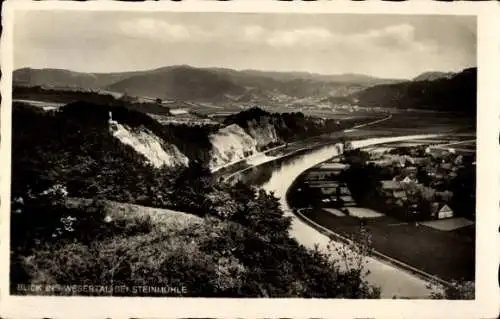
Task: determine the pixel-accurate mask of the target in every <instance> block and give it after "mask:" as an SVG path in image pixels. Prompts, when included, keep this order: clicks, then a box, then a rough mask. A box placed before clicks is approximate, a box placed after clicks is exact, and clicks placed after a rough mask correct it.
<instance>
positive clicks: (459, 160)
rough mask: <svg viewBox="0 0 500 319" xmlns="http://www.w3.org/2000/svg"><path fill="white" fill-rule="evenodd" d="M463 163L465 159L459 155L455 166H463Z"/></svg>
mask: <svg viewBox="0 0 500 319" xmlns="http://www.w3.org/2000/svg"><path fill="white" fill-rule="evenodd" d="M463 161H464V157H463V156H462V155H458V156H457V157H455V161H454V163H455V165H462V164H463Z"/></svg>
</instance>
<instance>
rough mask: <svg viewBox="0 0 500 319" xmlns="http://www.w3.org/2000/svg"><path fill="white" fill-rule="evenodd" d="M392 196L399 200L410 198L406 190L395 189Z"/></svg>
mask: <svg viewBox="0 0 500 319" xmlns="http://www.w3.org/2000/svg"><path fill="white" fill-rule="evenodd" d="M392 196H393V197H394V198H396V199H398V200H403V201H405V200H407V199H408V197H407V196H406V191H404V190H395V191H393V193H392Z"/></svg>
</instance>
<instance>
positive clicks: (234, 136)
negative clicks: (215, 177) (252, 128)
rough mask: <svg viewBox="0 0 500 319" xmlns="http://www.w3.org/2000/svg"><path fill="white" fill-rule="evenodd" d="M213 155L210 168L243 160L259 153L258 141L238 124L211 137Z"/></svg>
mask: <svg viewBox="0 0 500 319" xmlns="http://www.w3.org/2000/svg"><path fill="white" fill-rule="evenodd" d="M210 142H211V143H212V154H211V159H210V163H209V167H210V168H211V169H214V168H216V167H218V166H221V165H224V164H227V163H231V162H235V161H238V160H241V159H243V158H245V157H247V156H251V155H254V154H256V153H257V141H256V140H255V139H253V138H252V137H251V136H250V135H249V134H247V133H246V132H245V130H243V129H242V128H241V127H240V126H238V125H236V124H232V125H228V126H226V127H223V128H221V129H220V130H219V131H217V133H214V134H212V135H210Z"/></svg>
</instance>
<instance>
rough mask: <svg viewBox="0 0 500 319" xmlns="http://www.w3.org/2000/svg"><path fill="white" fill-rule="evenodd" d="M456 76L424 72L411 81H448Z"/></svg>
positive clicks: (448, 73) (445, 73) (447, 73)
mask: <svg viewBox="0 0 500 319" xmlns="http://www.w3.org/2000/svg"><path fill="white" fill-rule="evenodd" d="M454 75H456V73H454V72H424V73H422V74H419V75H418V76H416V77H414V78H413V81H434V80H439V79H449V78H451V77H453V76H454Z"/></svg>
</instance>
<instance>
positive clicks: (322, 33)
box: [265, 28, 332, 47]
mask: <svg viewBox="0 0 500 319" xmlns="http://www.w3.org/2000/svg"><path fill="white" fill-rule="evenodd" d="M330 38H332V33H331V32H330V31H329V30H327V29H324V28H303V29H294V30H286V31H274V32H271V33H270V34H269V35H268V37H267V38H266V40H265V41H266V42H267V43H268V44H269V45H271V46H276V47H281V46H296V45H311V44H315V43H324V42H325V41H328V40H330Z"/></svg>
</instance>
